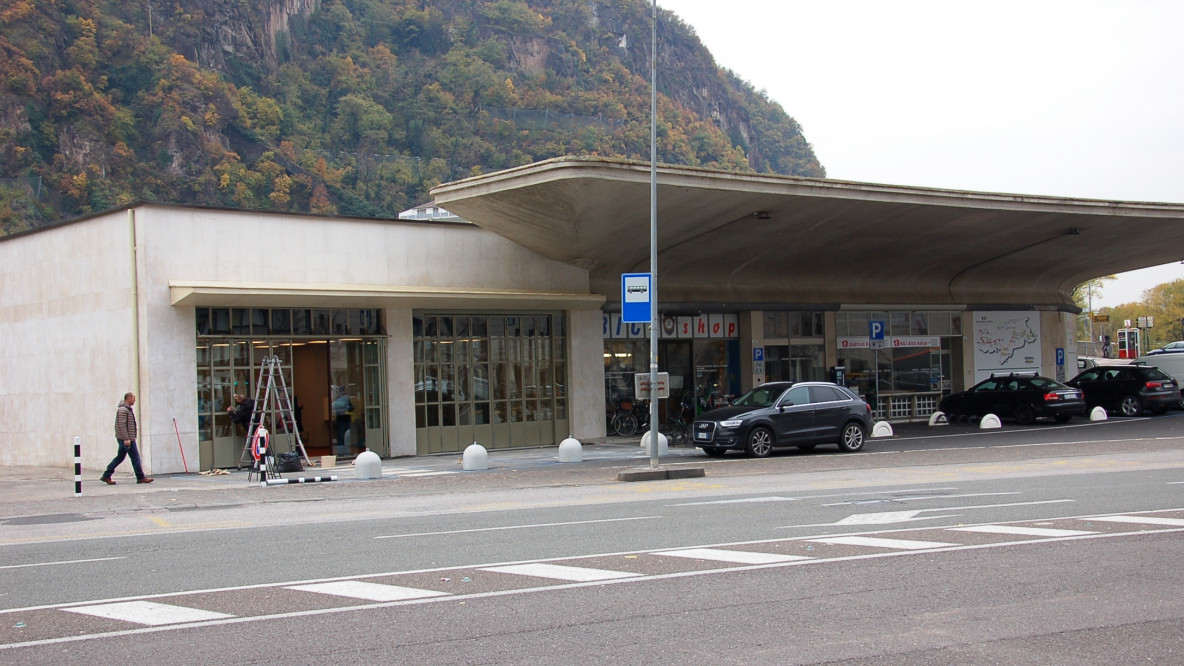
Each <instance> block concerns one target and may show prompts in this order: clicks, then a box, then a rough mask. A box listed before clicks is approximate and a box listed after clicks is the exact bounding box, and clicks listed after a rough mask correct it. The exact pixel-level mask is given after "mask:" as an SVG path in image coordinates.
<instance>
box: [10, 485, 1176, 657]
mask: <svg viewBox="0 0 1184 666" xmlns="http://www.w3.org/2000/svg"><path fill="white" fill-rule="evenodd" d="M1181 530H1184V509H1177V510H1172V511H1161V512H1148V513H1142V514H1139V513H1130V514H1122V515H1106V516H1087V517H1070V518H1057V519H1048V520H1040V521H1025V522H1020V523H997V524H982V525H956V526H946V527H921V528H910V529H904V530H892V531H882V532H874V533H860V534H828V535H817V536H812V537H791V538H784V539H771V540H762V541H755V542H748V543H737V544H716V545H706V546H693V547H685V548H667V549H658V550H647V551H638V552H632V553H613V554H605V555H589V556H584V557H578V558H575V557H573V558H560V559H555V560H547V561H536V562H517V563H506V564H491V565H480V566H474V567H468V568H465V567H457V568H446V569H438V570H432V571H428V572H424V571H414V572H390V573H384V574H370V575H365V576H358V577H356V578H349V579H337V580H322V581H307V582H290V583H277V584H275V585H262V586H252V587H251V588H232V589H225V590H206V591H200V592H187V593H179V594H172V595H168V594H165V595H154V596H152V597H151V598H150V599H149V598H134V599H123V600H110V601H105V602H91V603H75V604H63V605H60V606H56V607H38V608H31V609H14V610H10V611H0V614H3V613H11V612H14V611H22V617H27V618H31V617H33V616H35V615H36V614H38V613H43V614H55V613H59V614H60V613H61V612H65V613H69V614H70V615H72V616H75V617H80V618H81V617H85V618H91V620H90V623H86V622H83V623H81V624H78V625H77V626H74V625H71V623H70V622H68V621H66V622H63V621H61V620H60V618H61V616H60V615H58V616H57V617H59V619H58V620H49V621H46V622H44V623H43V624H44V625H45V626H50V627H56V629H54V630H53V631H49V632H48V634H47V635H44V636H39V637H37V638H36V639H35V640H34V642H39V643H42V642H45V641H54V640H61V641H66V640H79V638H78V637H79V636H83V637H85V636H87V635H95V636H97V635H100V634H103V635H110V632H112V631H116V632H118V631H120V630H121V629H123V630H131V628H134V627H141V628H142V627H157V628H160V627H182V626H188V625H191V624H193V623H211V622H213V623H217V622H219V621H231V620H234V621H243V619H244V618H245V619H247V620H250V619H256V618H264V617H270V616H274V615H276V614H278V613H283V612H286V611H290V610H291V609H288V608H278V607H276V604H277V603H287V604H290V605H291V606H292V608H297V609H300V612H341V611H348V610H350V609H351V608H374V607H376V606H375V605H376V604H380V605H398V604H404V603H431V602H435V601H440V600H446V599H457V598H460V599H464V598H467V597H471V596H473V595H479V594H489V593H499V592H500V593H510V592H513V591H525V590H535V591H537V590H545V589H549V588H561V587H568V586H573V585H589V584H597V583H602V584H617V583H628V582H633V581H645V580H657V579H660V578H663V577H667V576H672V575H674V576H685V575H703V574H716V573H725V572H727V571H736V570H740V569H746V570H755V569H760V568H768V567H785V566H797V565H808V564H812V563H819V562H826V561H842V560H847V559H852V558H866V557H885V556H896V555H905V554H908V553H916V552H928V553H932V552H936V551H942V550H951V549H960V548H972V547H974V548H981V547H984V546H992V545H994V546H1005V545H1006V546H1013V545H1017V544H1023V543H1025V542H1031V543H1037V542H1047V541H1048V540H1056V539H1079V538H1089V537H1101V536H1121V535H1134V534H1140V533H1149V532H1175V531H1181ZM260 589H274V590H277V591H278V590H282V591H283V593H284V594H290V595H304V596H297V597H282V595H279V594H270V595H263V594H260V593H259V592H260ZM261 599H266V601H259V600H261ZM318 599H321V600H324V601H321V602H318V601H317V600H318ZM230 609H233V613H231V612H228V610H230ZM47 619H48V618H47ZM27 622H28V620H26V621H25V622H23V623H22V624H25V626H28V624H27ZM140 631H143V629H140ZM29 638H30V637H29V636H28V635H26V636H25V637H24V638H22V637H20V636H18V635H17V634H16V633H14V632H13V631H12V630H10V629H3V630H0V649H4V648H7V647H12V646H15V645H22V644H30V643H28V640H29ZM22 640H23V641H25V642H23V643H22V642H21V641H22Z"/></svg>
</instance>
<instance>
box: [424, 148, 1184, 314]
mask: <svg viewBox="0 0 1184 666" xmlns="http://www.w3.org/2000/svg"><path fill="white" fill-rule="evenodd" d="M657 183H658V186H657V200H658V204H657V207H658V270H657V280H656V283H657V285H656V286H657V297H658V301H659V303H660V307H661V308H662V309H663V310H665V311H672V310H674V309H677V308H679V307H685V308H692V307H714V308H723V309H735V310H740V309H759V308H760V307H761V306H768V305H772V304H777V305H780V306H785V305H824V306H831V307H856V308H857V307H860V306H899V307H903V308H907V307H910V306H917V307H929V308H944V307H954V308H968V309H974V308H984V307H990V308H997V307H1003V308H1023V309H1027V308H1056V309H1065V310H1075V308H1074V306H1073V304H1072V292H1073V289H1074V287H1076V286H1077V285H1078V284H1080V283H1082V282H1084V281H1086V280H1088V279H1091V278H1095V277H1100V276H1104V275H1111V274H1114V273H1120V272H1123V271H1128V270H1133V269H1137V268H1145V267H1148V266H1156V265H1159V264H1165V263H1169V262H1173V261H1180V260H1181V259H1184V205H1182V204H1162V203H1139V202H1120V201H1099V200H1091V199H1067V198H1060V197H1047V196H1029V195H1015V194H991V193H982V192H964V191H957V190H940V189H929V188H921V187H904V186H896V185H876V184H869V183H854V182H845V181H838V180H828V179H817V178H799V177H792V176H779V175H770V174H754V173H730V172H721V171H712V170H707V169H698V168H691V167H676V166H661V167H659V169H658V177H657ZM432 195H433V197H434V199H435V203H436V204H437V205H439V206H441V207H443V208H446V209H447V210H449V211H451V212H453V213H456V214H458V215H460V216H461V217H464V218H465V219H468V220H470V221H471V222H473V223H474V224H476V225H478V226H480V227H482V228H485V229H488V230H490V231H492V232H495V233H497V234H499V235H501V236H504V237H506V238H508V239H510V240H513V241H515V242H517V243H520V244H521V245H524V246H526V247H528V248H530V249H532V250H534V251H536V252H539V253H540V254H542V255H544V256H547V257H549V258H551V259H555V260H558V261H562V262H566V263H569V264H572V265H575V266H579V267H581V268H585V269H587V270H588V271H589V276H590V282H591V283H590V287H591V290H592V291H593V292H596V293H601V294H604V295H605V296H606V297H607V298H608V301H609V303H619V301H620V276H621V274H622V273H645V272H649V270H650V166H649V164H648V163H644V162H629V161H622V160H609V159H601V158H571V157H566V158H557V159H553V160H548V161H545V162H538V163H535V164H530V165H527V166H523V167H518V168H515V169H509V170H506V171H500V172H497V173H492V174H488V175H484V176H477V177H474V178H469V179H465V180H461V181H456V182H452V183H446V184H444V185H441V186H439V187H437V188H435V189H434V190H433V191H432ZM610 308H611V305H610Z"/></svg>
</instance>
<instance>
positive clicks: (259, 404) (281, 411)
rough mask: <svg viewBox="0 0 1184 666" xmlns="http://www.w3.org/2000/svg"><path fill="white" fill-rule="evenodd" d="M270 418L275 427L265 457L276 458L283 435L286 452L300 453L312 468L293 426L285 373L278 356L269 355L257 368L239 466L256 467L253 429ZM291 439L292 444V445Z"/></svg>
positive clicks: (290, 397)
mask: <svg viewBox="0 0 1184 666" xmlns="http://www.w3.org/2000/svg"><path fill="white" fill-rule="evenodd" d="M265 417H270V418H271V421H272V423H273V424H274V425H273V426H272V427H271V428H270V430H271V432H270V435H271V441H270V447H269V450H268V454H269V455H270V456H272V457H273V458H274V457H275V454H276V446H275V443H276V441H275V440H276V439H277V438H278V437H279V436H285V437H286V438H287V441H288V444H289V450H291V451H299V452H300V457H301V458H303V459H304V463H305V464H306V465H312V461H311V460H309V459H308V452H307V451H305V450H304V442H303V441H301V439H300V430H299V428H297V426H296V412H295V410H294V409H293V408H292V394H291V392H289V391H288V385H287V383H286V382H285V381H284V370H283V368H282V367H281V366H280V357H278V356H268V357H265V358H264V359H263V362H262V364H261V365H260V366H259V381H257V382H255V405H254V408H253V409H252V410H251V420H250V421H249V422H248V425H247V437H246V441H245V442H244V443H243V450H242V453H241V454H240V455H239V458H238V467H239V469H242V467H243V464H245V463H249V464H251V465H254V464H255V457H254V454H253V453H252V447H251V444H252V439H253V436H254V434H255V429H256V428H258V427H259V426H260V425H262V424H263V421H264V418H265ZM293 440H294V443H293Z"/></svg>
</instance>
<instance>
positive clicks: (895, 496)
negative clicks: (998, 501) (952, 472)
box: [819, 491, 1022, 506]
mask: <svg viewBox="0 0 1184 666" xmlns="http://www.w3.org/2000/svg"><path fill="white" fill-rule="evenodd" d="M1020 494H1022V493H1020V492H1019V491H1015V492H1005V493H968V494H965V495H904V496H900V495H899V494H898V493H891V495H892V496H891V497H885V498H884V501H885V502H916V501H920V500H932V499H958V498H960V497H991V496H994V495H1020ZM848 504H851V502H835V503H834V504H821V505H819V506H846V505H848Z"/></svg>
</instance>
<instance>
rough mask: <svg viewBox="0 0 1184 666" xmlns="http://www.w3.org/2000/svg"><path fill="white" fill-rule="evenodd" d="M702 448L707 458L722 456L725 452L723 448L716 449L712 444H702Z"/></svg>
mask: <svg viewBox="0 0 1184 666" xmlns="http://www.w3.org/2000/svg"><path fill="white" fill-rule="evenodd" d="M702 448H703V453H706V454H707V457H709V458H723V457H724V454H725V453H727V451H725V450H724V449H717V448H715V447H714V446H704V447H702Z"/></svg>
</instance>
